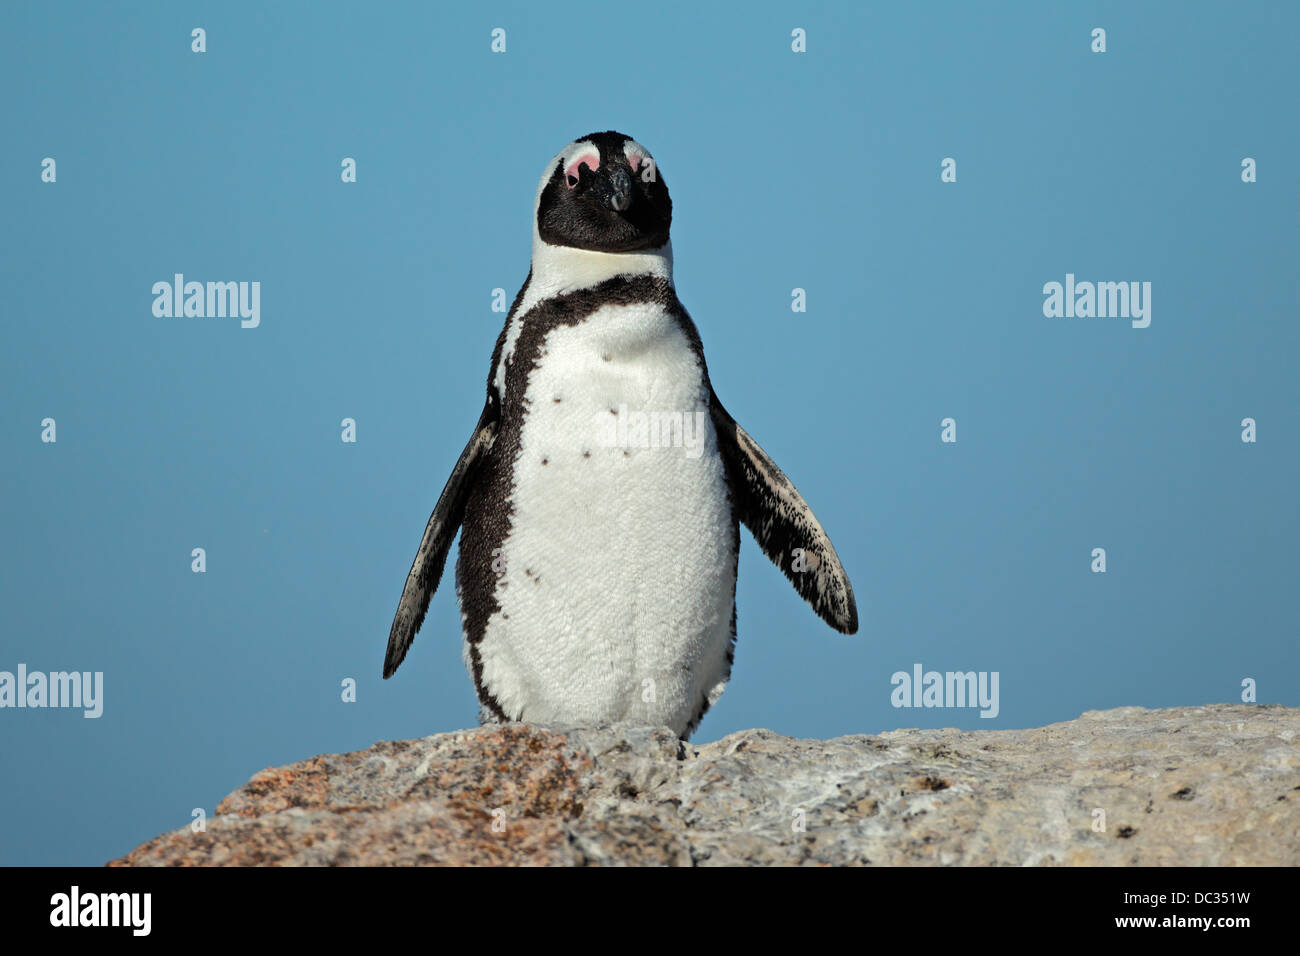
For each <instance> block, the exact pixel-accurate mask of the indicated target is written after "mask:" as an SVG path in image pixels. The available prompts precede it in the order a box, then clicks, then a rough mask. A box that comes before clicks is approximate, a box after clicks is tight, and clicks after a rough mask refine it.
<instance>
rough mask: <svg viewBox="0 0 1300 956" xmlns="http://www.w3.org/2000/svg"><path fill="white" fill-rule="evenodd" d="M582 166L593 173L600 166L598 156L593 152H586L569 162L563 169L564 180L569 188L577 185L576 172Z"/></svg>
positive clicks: (579, 170)
mask: <svg viewBox="0 0 1300 956" xmlns="http://www.w3.org/2000/svg"><path fill="white" fill-rule="evenodd" d="M583 166H586V167H587V168H588V169H590V170H591V171H592V172H593V173H594V172H595V171H596V170H597V169H599V168H600V157H599V156H597V155H596V154H594V153H587V154H585V155H582V156H579V157H578V158H577V159H575V160H574V161H573V162H571V163H569V166H568V168H567V169H565V171H564V182H565V184H566V185H567V186H568V187H569V188H570V189H572V188H573V187H575V186H577V185H578V173H579V172H581V168H582V167H583Z"/></svg>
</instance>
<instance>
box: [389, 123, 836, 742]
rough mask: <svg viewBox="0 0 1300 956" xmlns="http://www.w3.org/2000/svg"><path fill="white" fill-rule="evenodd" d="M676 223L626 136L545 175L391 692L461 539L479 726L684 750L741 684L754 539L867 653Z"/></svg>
mask: <svg viewBox="0 0 1300 956" xmlns="http://www.w3.org/2000/svg"><path fill="white" fill-rule="evenodd" d="M671 222H672V200H671V199H670V198H669V196H668V186H667V185H666V184H665V182H664V180H663V176H662V174H661V172H660V170H659V167H658V164H657V163H656V162H655V161H654V159H653V158H652V157H651V155H650V153H649V152H647V151H646V149H645V147H643V146H641V145H640V144H639V143H637V142H635V141H634V140H632V139H630V138H629V137H627V136H624V135H623V134H622V133H615V132H612V131H611V132H604V133H593V134H592V135H590V136H586V137H583V138H582V139H579V140H576V141H575V142H573V143H570V144H569V145H568V146H567V147H565V149H564V150H563V151H562V152H561V153H560V154H559V155H558V156H556V157H555V158H554V159H552V160H551V162H550V163H548V164H547V166H546V170H545V171H544V173H543V174H542V179H541V182H540V184H539V186H538V190H537V197H536V201H535V203H534V208H533V251H532V268H531V269H530V271H529V273H528V278H527V279H526V280H525V282H524V285H523V288H522V289H520V290H519V293H518V295H516V297H515V300H514V304H513V305H512V306H511V309H510V312H509V314H508V315H507V317H506V324H505V328H504V329H502V331H501V335H500V337H499V338H498V339H497V343H496V349H495V350H494V351H493V354H492V367H491V371H490V373H489V375H488V382H487V397H486V401H485V403H484V406H483V414H482V415H481V416H480V417H479V420H478V424H477V425H476V426H475V427H474V433H473V435H472V436H471V437H470V440H469V443H468V444H467V445H466V446H465V450H464V451H463V452H462V453H461V456H460V460H459V461H458V462H457V463H456V467H455V469H453V471H452V473H451V477H450V478H449V479H448V480H447V484H446V486H445V487H444V488H443V490H442V495H441V496H440V497H439V498H438V503H437V505H436V506H435V507H434V509H433V514H432V515H431V516H430V518H429V523H428V526H427V527H426V528H425V531H424V539H423V540H422V541H421V542H420V549H419V551H418V552H417V553H416V555H415V561H414V563H413V564H412V565H411V571H410V574H409V575H407V578H406V586H405V588H404V589H403V591H402V597H401V601H400V602H399V604H398V607H397V613H396V615H395V617H394V620H393V626H392V630H391V632H390V633H389V637H388V651H387V654H386V656H385V659H384V677H385V678H387V677H390V676H391V675H392V674H393V672H394V671H396V670H397V667H398V665H400V664H401V663H402V659H403V658H404V657H405V656H406V652H407V649H408V648H409V647H410V645H411V641H412V639H413V638H414V637H415V633H416V632H417V631H418V630H419V628H420V625H421V623H422V622H423V621H424V616H425V612H426V611H427V610H428V607H429V599H430V598H431V597H432V595H433V592H434V590H435V589H436V588H437V586H438V581H439V579H440V578H441V576H442V570H443V565H444V563H445V562H446V558H447V552H448V550H449V549H450V547H451V542H452V539H453V538H454V537H455V535H456V531H457V529H463V530H462V533H461V542H460V556H459V559H458V560H457V562H456V590H457V593H458V594H459V597H460V607H461V621H462V625H463V628H464V638H465V644H464V657H465V664H466V668H467V669H468V670H469V673H470V676H471V677H472V678H473V680H474V687H475V689H476V691H477V692H478V699H479V702H480V711H479V717H480V720H481V721H482V722H494V721H528V722H531V723H548V724H562V725H585V726H598V725H604V724H608V723H612V722H615V721H629V722H633V723H639V724H645V725H655V726H662V725H666V726H668V727H671V728H672V729H673V730H674V731H675V732H676V733H677V734H678V735H679V736H681V737H683V738H685V737H688V736H689V735H690V734H691V732H692V731H694V730H695V728H696V726H697V725H698V724H699V722H700V718H701V717H703V716H704V713H705V711H707V710H708V709H709V707H710V706H711V705H712V704H714V703H715V702H716V701H717V700H718V698H719V697H720V696H721V694H722V691H723V689H724V688H725V687H726V684H727V679H728V677H729V676H730V672H731V662H732V653H733V648H734V645H735V637H736V601H735V595H736V561H737V554H738V551H739V546H740V536H739V525H740V524H744V525H745V526H746V527H747V528H749V530H750V531H751V532H752V533H753V535H754V538H755V539H756V540H757V542H758V544H759V547H760V548H761V549H762V550H763V553H764V554H766V555H767V556H768V558H770V559H771V560H772V562H773V563H775V564H776V565H777V567H779V568H780V569H781V570H782V571H783V572H784V573H785V575H786V577H787V578H789V579H790V581H791V582H792V583H793V584H794V587H795V589H796V590H797V591H798V592H799V594H800V595H802V596H803V597H804V598H805V599H806V600H807V601H808V602H809V603H810V604H811V605H812V606H813V609H814V610H815V611H816V612H817V613H818V614H819V615H820V616H821V617H822V619H823V620H825V621H826V622H827V623H828V624H830V625H831V627H833V628H835V629H836V630H837V631H841V632H843V633H846V634H853V633H855V632H856V631H857V627H858V614H857V607H856V605H855V604H854V601H853V588H852V586H851V585H850V584H849V579H848V576H847V575H846V574H845V572H844V568H843V567H842V566H841V565H840V560H839V557H838V556H837V555H836V554H835V549H834V547H832V546H831V542H830V539H829V538H828V537H827V536H826V532H824V531H823V530H822V527H821V525H820V524H819V523H818V521H817V518H816V516H814V515H813V513H812V509H811V508H809V507H808V505H807V503H806V502H805V501H804V500H803V498H802V497H801V496H800V495H799V492H798V491H796V490H795V487H794V485H793V484H791V482H790V480H789V479H788V478H786V476H785V475H784V474H783V473H782V472H781V469H779V468H778V467H777V466H776V465H775V464H774V463H773V462H772V460H771V459H770V458H768V457H767V455H766V454H765V453H764V452H763V450H762V449H761V448H759V446H758V444H757V443H756V442H755V441H754V440H753V439H752V438H750V437H749V435H748V434H747V433H746V432H745V430H744V429H743V428H741V427H740V426H739V425H738V424H737V423H736V421H735V420H734V419H733V418H732V417H731V416H730V415H729V414H727V411H726V409H725V408H723V406H722V403H721V402H719V401H718V396H717V395H716V394H714V391H713V387H712V385H710V383H709V373H708V369H707V367H706V365H705V362H704V352H703V349H702V347H701V344H700V336H699V333H698V332H697V331H696V328H695V324H694V323H693V322H692V321H691V318H690V316H689V315H687V314H686V310H685V309H684V308H683V307H682V304H681V302H679V301H678V299H677V293H676V291H675V290H674V288H673V272H672V265H673V256H672V244H671V242H670V241H669V237H668V230H669V226H670V224H671Z"/></svg>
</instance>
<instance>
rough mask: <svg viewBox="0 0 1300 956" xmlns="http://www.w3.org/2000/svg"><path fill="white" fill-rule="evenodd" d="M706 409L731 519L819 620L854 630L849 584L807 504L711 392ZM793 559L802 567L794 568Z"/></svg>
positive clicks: (855, 617) (855, 619) (855, 618)
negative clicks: (724, 476)
mask: <svg viewBox="0 0 1300 956" xmlns="http://www.w3.org/2000/svg"><path fill="white" fill-rule="evenodd" d="M709 411H710V414H711V416H712V418H713V428H714V431H715V432H717V435H718V451H719V453H720V454H721V455H722V462H723V466H724V467H725V468H726V471H727V480H728V482H729V484H730V485H731V495H732V507H733V508H735V510H736V517H737V518H739V519H740V522H741V524H743V525H744V526H745V527H746V528H748V529H749V530H750V532H751V533H752V534H753V535H754V540H755V541H757V542H758V546H759V548H761V549H762V551H763V553H764V554H765V555H767V557H768V559H769V560H770V561H771V562H772V563H773V564H775V565H776V566H777V567H778V568H780V569H781V573H782V574H784V575H785V576H786V577H787V578H788V579H789V580H790V583H791V584H793V585H794V589H795V590H796V591H798V592H799V596H800V597H802V598H803V599H804V600H805V601H807V602H808V603H809V604H811V605H812V608H813V610H814V611H816V612H817V615H818V616H819V617H820V618H821V619H822V620H823V621H825V622H826V623H827V624H829V625H830V626H831V627H833V628H835V630H837V631H839V632H840V633H842V634H855V633H857V630H858V607H857V604H856V603H855V602H854V600H853V585H852V584H850V583H849V576H848V575H847V574H846V573H845V572H844V566H843V565H841V564H840V558H839V555H837V554H836V553H835V547H834V546H833V545H832V544H831V539H830V538H829V537H827V535H826V532H825V531H824V530H822V526H821V523H820V522H819V521H818V520H817V516H816V515H815V514H813V511H812V508H810V507H808V502H806V501H804V499H803V496H802V495H800V494H799V491H798V489H797V488H795V486H794V483H793V482H791V481H790V479H789V478H787V477H786V476H785V473H784V472H782V471H781V469H780V468H778V467H777V466H776V463H775V462H774V461H772V459H771V458H769V457H768V456H767V453H766V452H764V451H763V449H762V448H760V447H759V446H758V442H756V441H754V439H752V438H751V437H749V434H748V433H747V432H746V431H745V429H743V428H741V427H740V425H738V424H737V423H736V420H735V419H734V418H732V417H731V416H730V415H729V414H728V413H727V410H726V409H725V408H723V407H722V403H721V402H720V401H718V396H717V395H716V394H711V401H710V409H709ZM796 549H800V550H801V551H802V555H801V556H798V557H797V556H796V555H795V554H794V552H795V550H796ZM799 563H802V564H803V565H804V568H803V570H797V569H796V564H799Z"/></svg>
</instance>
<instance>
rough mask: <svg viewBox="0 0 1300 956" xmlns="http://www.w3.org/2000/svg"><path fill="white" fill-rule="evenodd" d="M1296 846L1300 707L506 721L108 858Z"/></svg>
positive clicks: (379, 858)
mask: <svg viewBox="0 0 1300 956" xmlns="http://www.w3.org/2000/svg"><path fill="white" fill-rule="evenodd" d="M386 864H391V865H417V864H451V865H456V864H462V865H464V864H468V865H484V864H488V865H491V864H527V865H560V866H580V865H603V866H608V865H669V866H688V865H732V866H751V865H773V864H776V865H792V864H814V865H817V864H823V865H824V864H831V865H844V864H886V865H912V864H944V865H972V864H973V865H990V864H1011V865H1078V864H1083V865H1122V866H1143V865H1166V864H1181V865H1286V866H1294V865H1296V864H1300V708H1289V707H1280V706H1245V705H1228V704H1225V705H1214V706H1208V707H1179V708H1172V709H1168V710H1144V709H1142V708H1140V707H1125V708H1120V709H1117V710H1109V711H1089V712H1088V713H1085V714H1084V715H1083V716H1082V717H1080V718H1079V719H1078V720H1072V721H1068V722H1066V723H1060V724H1052V725H1051V726H1048V727H1042V728H1038V729H1033V730H996V731H958V730H897V731H893V732H891V733H884V734H879V735H876V736H866V735H863V736H852V737H839V738H836V739H834V740H801V739H797V738H791V737H782V736H779V735H777V734H774V733H771V732H770V731H766V730H747V731H742V732H740V733H736V734H732V735H730V736H728V737H724V738H723V739H722V740H719V741H716V742H715V743H711V744H704V745H698V746H697V745H692V744H683V743H681V742H680V741H678V739H677V737H676V736H675V735H674V734H673V733H672V732H671V731H670V730H667V729H666V728H658V729H655V728H644V727H631V726H615V727H610V728H599V729H590V728H576V729H575V728H553V727H551V728H548V727H539V726H529V725H521V724H512V725H506V726H489V727H481V728H478V729H475V730H467V731H460V732H457V733H450V734H439V735H436V736H432V737H425V738H423V739H419V740H402V741H393V742H386V743H379V744H376V745H375V746H373V747H370V748H369V749H367V750H362V751H357V752H355V753H348V754H326V755H323V756H319V757H313V758H312V759H311V760H306V761H303V762H301V763H296V764H292V765H290V766H287V767H277V768H271V769H268V770H264V771H262V772H261V773H259V774H257V775H256V776H254V777H253V778H252V780H250V781H249V782H248V783H247V784H246V785H245V786H243V787H241V788H240V789H239V790H236V791H235V792H234V793H232V794H231V795H230V796H228V797H227V798H226V799H225V800H223V801H222V802H221V804H220V805H219V806H218V807H217V812H216V815H215V816H214V817H213V818H212V819H211V820H209V821H208V824H207V829H206V832H203V833H193V832H191V831H190V829H189V828H188V827H186V828H183V829H180V830H175V831H173V832H171V833H167V834H164V835H162V836H160V837H158V838H157V839H154V840H151V841H149V842H148V843H145V844H143V845H141V846H140V847H137V848H136V849H135V850H133V851H132V852H131V853H129V854H127V855H126V856H125V857H123V858H122V859H120V860H115V861H113V863H112V864H111V865H121V866H145V865H172V866H207V865H283V866H316V865H386Z"/></svg>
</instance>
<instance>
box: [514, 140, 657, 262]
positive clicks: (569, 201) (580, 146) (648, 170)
mask: <svg viewBox="0 0 1300 956" xmlns="http://www.w3.org/2000/svg"><path fill="white" fill-rule="evenodd" d="M672 219H673V202H672V200H671V199H670V198H669V197H668V186H667V184H666V183H664V180H663V177H662V176H661V175H660V173H659V167H658V165H657V164H656V163H655V161H654V158H653V157H652V156H651V155H650V152H649V151H648V150H647V149H646V148H645V147H644V146H642V145H641V144H640V143H638V142H636V141H635V140H634V139H632V138H631V137H630V136H625V135H623V134H622V133H616V132H614V131H613V130H609V131H607V132H604V133H592V134H591V135H590V136H584V137H582V138H581V139H577V140H574V141H573V142H572V143H570V144H569V145H568V146H566V147H565V148H564V149H563V150H562V151H561V152H560V154H559V155H558V156H556V157H555V158H554V159H553V160H551V162H550V164H549V165H548V166H547V167H546V172H544V173H543V174H542V181H541V183H540V184H539V185H538V189H537V221H536V224H535V225H536V229H537V238H538V239H540V240H541V241H542V242H544V243H546V244H548V245H552V246H566V247H569V248H573V249H589V250H592V251H595V252H611V253H631V252H644V251H647V250H651V249H658V248H660V247H662V246H664V245H666V244H667V242H668V227H669V226H670V225H671V224H672Z"/></svg>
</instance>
